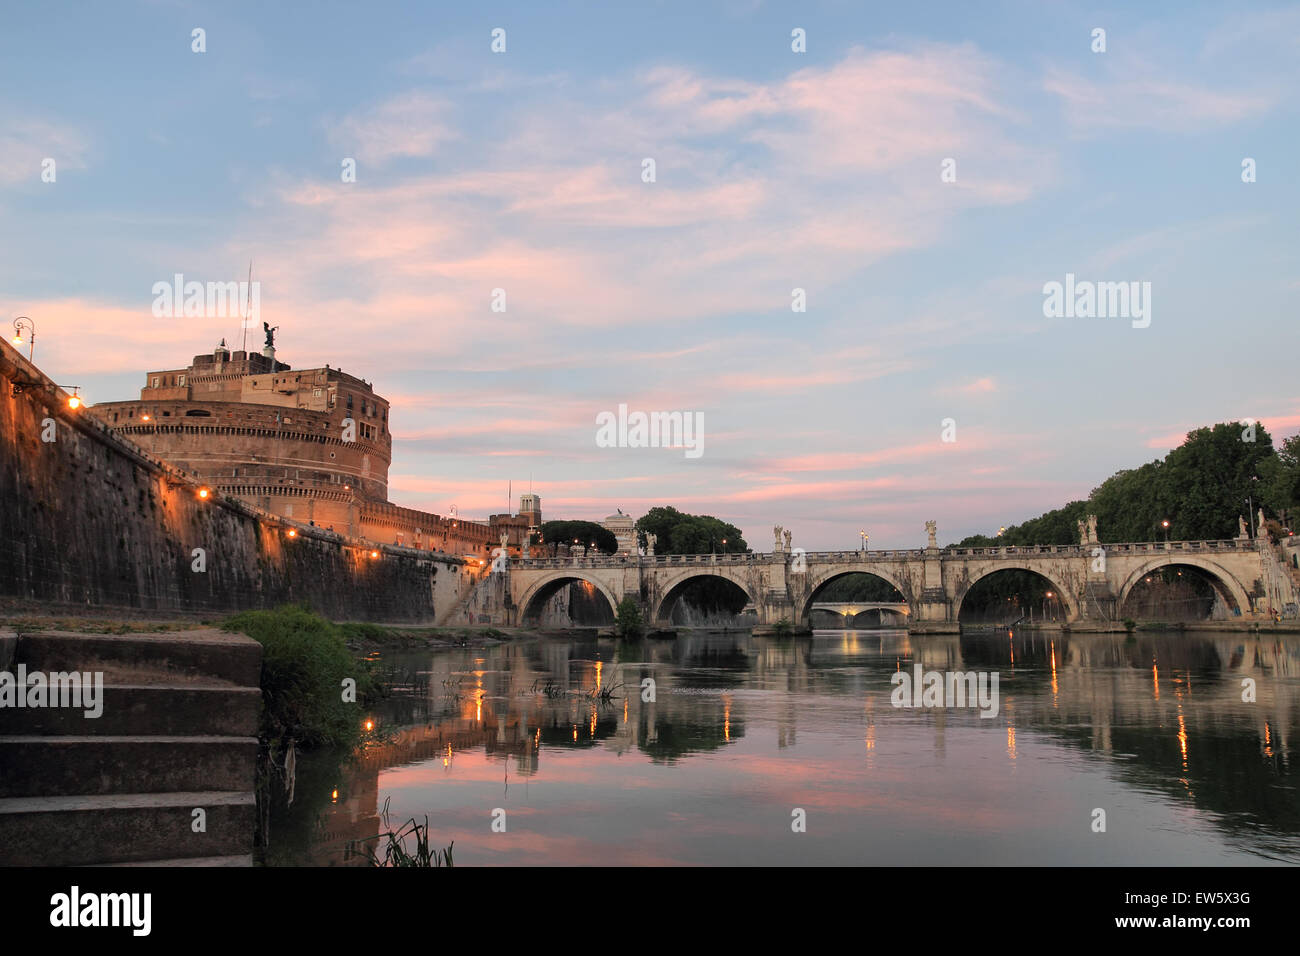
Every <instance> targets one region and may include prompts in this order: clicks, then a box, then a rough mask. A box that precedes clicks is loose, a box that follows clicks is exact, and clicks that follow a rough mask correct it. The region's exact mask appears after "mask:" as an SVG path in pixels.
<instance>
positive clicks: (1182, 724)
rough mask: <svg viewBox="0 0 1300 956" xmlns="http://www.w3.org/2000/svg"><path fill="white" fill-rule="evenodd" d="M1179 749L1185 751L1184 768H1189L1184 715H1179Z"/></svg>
mask: <svg viewBox="0 0 1300 956" xmlns="http://www.w3.org/2000/svg"><path fill="white" fill-rule="evenodd" d="M1178 749H1179V750H1181V751H1182V752H1183V769H1184V770H1186V769H1187V724H1186V723H1185V722H1184V720H1183V715H1182V714H1179V715H1178Z"/></svg>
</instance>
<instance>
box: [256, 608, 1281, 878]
mask: <svg viewBox="0 0 1300 956" xmlns="http://www.w3.org/2000/svg"><path fill="white" fill-rule="evenodd" d="M385 661H386V663H387V664H388V665H389V666H391V667H394V668H396V669H397V670H398V671H399V672H400V673H401V674H402V675H403V681H404V682H405V684H406V685H407V686H406V687H405V689H404V692H403V693H399V694H395V695H394V696H393V697H392V698H390V699H389V700H388V701H386V702H385V706H384V707H381V708H379V709H377V710H376V711H375V712H373V713H372V714H368V715H367V716H368V718H369V719H371V720H373V721H374V722H375V724H376V734H377V735H378V736H379V737H381V738H383V740H384V741H385V742H383V743H381V744H375V745H372V746H370V747H368V748H367V749H366V751H365V752H364V753H363V754H362V755H361V756H360V757H359V758H357V759H355V760H353V761H351V762H350V763H348V764H346V765H344V766H342V767H336V765H328V762H326V764H322V765H319V766H316V767H315V768H312V767H311V766H310V764H308V766H307V769H305V770H300V775H299V780H298V784H297V786H298V790H299V798H298V799H297V801H296V803H295V809H294V811H293V815H292V818H291V819H290V820H289V821H288V825H286V824H285V822H284V821H281V822H280V823H278V824H277V827H278V830H277V832H275V833H273V835H272V844H273V845H274V844H276V842H277V839H278V840H279V841H280V843H281V846H280V852H279V853H277V854H275V855H274V858H273V859H272V862H280V863H308V862H309V863H316V864H328V865H340V864H342V865H347V864H356V863H358V862H359V861H358V859H357V858H356V857H355V856H353V855H350V854H349V853H348V852H347V850H346V846H347V842H348V841H349V840H355V839H362V838H366V837H371V838H373V837H375V835H376V834H378V833H379V832H380V831H381V830H383V829H386V827H385V826H384V822H383V820H382V813H383V810H384V809H385V806H386V807H387V810H388V819H389V821H390V826H391V828H392V829H396V828H397V827H399V826H400V825H401V824H403V823H405V822H406V821H407V820H408V819H410V818H412V817H414V818H415V819H417V820H418V821H419V822H421V823H423V820H424V817H425V816H426V815H427V816H428V818H429V823H430V827H431V837H432V842H433V843H434V844H435V845H437V846H445V845H447V844H449V843H451V842H452V841H453V840H454V841H455V850H454V856H455V862H456V864H457V865H458V866H463V865H493V864H511V865H548V864H561V865H575V864H577V865H582V864H616V865H618V864H626V865H646V864H740V865H744V864H883V865H914V864H1070V865H1216V864H1260V863H1271V862H1287V863H1298V862H1300V792H1298V791H1297V776H1298V775H1297V768H1296V765H1295V760H1296V754H1295V751H1294V747H1295V746H1296V743H1297V740H1298V739H1300V738H1297V733H1298V732H1300V728H1298V727H1297V723H1298V722H1300V706H1297V705H1298V704H1300V637H1297V636H1290V637H1287V636H1283V637H1281V638H1278V637H1273V636H1257V635H1249V634H1242V633H1228V632H1223V633H1216V632H1190V633H1183V634H1179V633H1173V632H1169V633H1154V634H1138V635H1135V636H1132V637H1126V636H1125V635H1122V634H1121V635H1063V634H1061V633H1050V634H1049V633H1046V632H1041V633H1032V632H1027V631H1016V632H1014V633H1012V632H1008V631H1005V630H1003V631H983V632H968V633H965V634H963V635H961V636H960V637H958V636H956V635H942V636H939V635H936V636H909V635H908V634H907V633H906V632H903V631H819V632H816V633H815V634H814V635H813V636H812V637H811V638H808V637H804V638H786V639H778V638H758V637H752V636H750V635H749V634H748V633H747V632H744V631H739V632H729V633H723V632H701V631H694V632H686V631H683V632H681V633H680V635H679V636H678V638H677V639H676V640H659V641H645V642H642V643H630V644H625V643H620V642H617V641H614V640H607V639H599V640H598V639H595V638H587V637H577V638H571V639H555V638H546V639H543V638H536V639H526V638H521V639H517V640H514V641H511V642H508V643H504V644H498V645H492V646H489V647H471V648H451V649H438V650H433V651H423V652H419V653H402V654H394V655H388V656H386V658H385ZM918 664H919V665H920V666H921V669H922V673H924V672H928V671H934V672H938V673H939V674H941V675H942V674H945V673H946V672H953V671H962V672H972V671H974V672H977V673H982V674H984V675H986V677H988V678H990V681H989V683H988V684H987V685H986V686H987V687H989V688H990V689H991V677H992V675H994V674H996V675H997V677H998V685H997V694H996V697H995V698H994V699H993V700H994V702H995V703H996V714H995V715H992V716H981V711H980V710H979V709H976V708H973V707H969V706H956V704H957V703H959V702H957V701H954V700H952V699H949V700H947V701H946V702H945V703H946V704H947V705H948V706H929V707H927V706H913V707H906V706H902V707H900V706H894V701H895V700H896V699H897V698H898V697H899V694H900V693H901V690H896V687H895V685H894V684H893V683H891V678H893V676H894V675H895V673H896V672H899V671H902V672H903V673H906V674H907V675H908V676H909V678H910V677H911V676H912V675H914V674H916V666H917V665H918ZM647 679H649V680H651V681H652V682H653V684H649V683H645V682H646V681H647ZM1247 679H1249V680H1247ZM1252 686H1253V698H1254V699H1253V700H1250V699H1245V700H1244V699H1243V697H1246V698H1250V697H1251V696H1252V693H1251V688H1252ZM651 689H653V695H652V696H653V698H654V699H653V701H650V700H644V699H643V697H648V696H651V693H650V691H651ZM601 691H609V692H610V698H609V699H602V696H601ZM935 702H936V701H934V700H931V703H935ZM914 703H924V699H923V698H921V697H920V695H919V694H918V699H917V701H914ZM990 710H992V707H986V708H985V712H988V711H990ZM494 822H495V827H496V829H495V830H494ZM1103 827H1104V828H1103ZM503 828H504V830H503V832H502V829H503ZM286 842H287V844H288V846H285V845H284V844H285V843H286Z"/></svg>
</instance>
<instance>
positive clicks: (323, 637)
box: [222, 606, 375, 750]
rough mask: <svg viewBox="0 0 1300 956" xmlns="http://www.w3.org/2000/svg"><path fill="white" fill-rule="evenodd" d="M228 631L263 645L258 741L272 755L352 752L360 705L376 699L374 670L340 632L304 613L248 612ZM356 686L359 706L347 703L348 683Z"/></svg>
mask: <svg viewBox="0 0 1300 956" xmlns="http://www.w3.org/2000/svg"><path fill="white" fill-rule="evenodd" d="M222 627H223V629H224V630H227V631H239V632H242V633H244V634H247V635H248V636H249V637H251V638H253V639H254V640H255V641H257V642H258V643H259V644H261V645H262V677H261V686H262V718H261V727H260V729H259V732H258V736H259V737H260V738H261V740H262V741H263V743H264V744H268V745H270V746H271V747H272V749H273V750H281V749H284V748H287V747H288V745H289V744H290V743H295V744H297V745H299V746H301V747H305V748H311V747H315V746H322V745H324V746H338V747H351V746H353V745H355V744H356V742H357V739H358V737H359V735H360V730H361V728H360V724H361V721H360V714H359V713H358V708H357V706H356V705H357V704H358V703H361V704H364V703H365V702H366V701H367V700H368V699H369V698H370V696H371V695H372V694H373V693H374V689H375V686H374V679H373V676H372V669H373V665H372V664H370V663H368V662H364V661H357V660H356V659H355V658H353V656H352V654H351V653H350V652H349V651H348V648H347V645H346V644H345V643H344V639H343V635H342V633H341V631H340V629H339V628H338V627H336V626H335V625H334V624H332V623H330V622H329V621H327V620H326V619H325V618H323V617H320V616H318V615H315V614H313V613H311V611H309V610H308V609H306V608H303V607H294V606H288V607H281V608H278V609H277V610H274V611H245V612H244V613H242V614H237V615H235V616H234V617H232V618H230V619H229V620H227V621H226V622H225V623H224V624H223V625H222ZM347 680H354V681H356V700H355V702H352V701H345V700H344V686H345V685H344V682H345V681H347Z"/></svg>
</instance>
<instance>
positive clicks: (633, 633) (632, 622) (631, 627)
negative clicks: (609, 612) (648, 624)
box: [614, 594, 645, 640]
mask: <svg viewBox="0 0 1300 956" xmlns="http://www.w3.org/2000/svg"><path fill="white" fill-rule="evenodd" d="M614 630H615V631H616V632H617V633H618V636H619V637H625V638H628V639H630V640H636V639H637V638H638V637H640V636H641V635H642V634H644V633H645V619H644V618H643V617H642V616H641V608H640V607H639V606H638V605H637V603H636V599H635V598H634V597H632V595H630V594H629V595H628V596H627V597H625V598H623V600H621V601H619V602H618V610H617V611H615V612H614Z"/></svg>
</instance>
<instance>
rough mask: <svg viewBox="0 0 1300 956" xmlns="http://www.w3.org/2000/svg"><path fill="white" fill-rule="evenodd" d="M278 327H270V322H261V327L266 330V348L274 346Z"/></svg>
mask: <svg viewBox="0 0 1300 956" xmlns="http://www.w3.org/2000/svg"><path fill="white" fill-rule="evenodd" d="M279 328H280V327H279V326H278V325H277V326H276V327H275V328H271V323H270V322H263V323H262V329H263V330H264V331H265V332H266V347H267V348H268V349H273V348H275V333H276V332H277V331H278V330H279Z"/></svg>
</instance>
